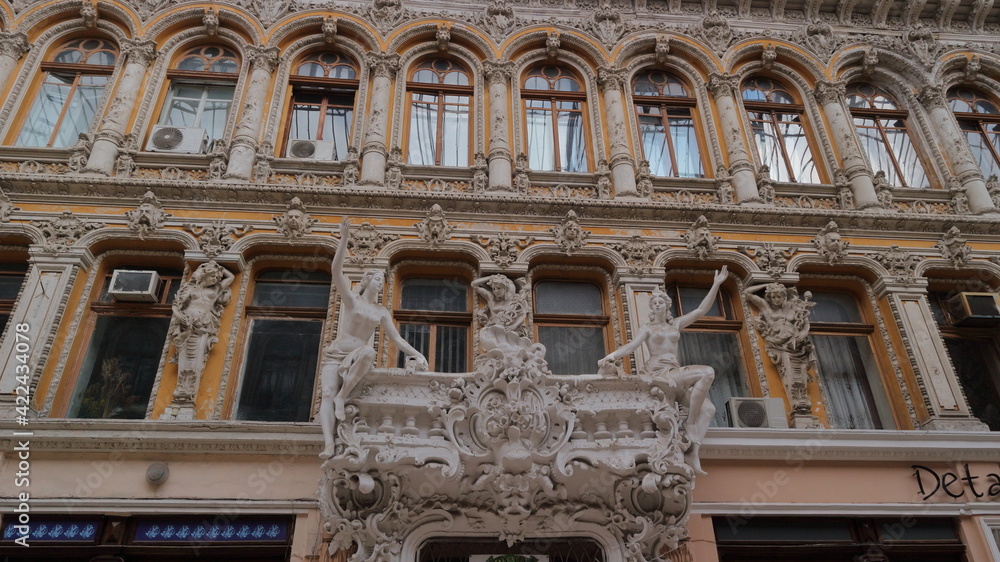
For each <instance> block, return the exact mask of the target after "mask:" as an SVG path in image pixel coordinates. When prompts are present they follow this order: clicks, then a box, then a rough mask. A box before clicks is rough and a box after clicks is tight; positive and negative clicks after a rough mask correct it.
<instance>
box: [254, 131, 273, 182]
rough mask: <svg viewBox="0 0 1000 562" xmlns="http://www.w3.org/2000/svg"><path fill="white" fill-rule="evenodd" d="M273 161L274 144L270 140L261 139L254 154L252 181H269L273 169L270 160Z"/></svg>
mask: <svg viewBox="0 0 1000 562" xmlns="http://www.w3.org/2000/svg"><path fill="white" fill-rule="evenodd" d="M273 161H274V145H273V144H271V141H262V142H261V143H260V148H258V149H257V154H256V156H254V168H253V181H254V183H268V182H269V181H271V174H272V173H273V169H272V167H271V162H273Z"/></svg>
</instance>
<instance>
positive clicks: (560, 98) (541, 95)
mask: <svg viewBox="0 0 1000 562" xmlns="http://www.w3.org/2000/svg"><path fill="white" fill-rule="evenodd" d="M549 66H553V67H557V68H560V69H562V71H563V72H564V73H565V74H566V75H567V77H569V78H572V79H573V80H575V81H576V83H577V84H579V86H580V91H579V92H570V91H566V90H551V89H550V90H532V89H528V88H526V87H525V86H524V84H525V82H527V80H528V78H531V77H532V76H533V74H532V72H534V71H536V70H538V69H541V68H545V67H549ZM518 96H519V98H520V107H521V123H522V126H523V130H524V152H525V154H527V155H528V158H529V162H530V158H531V146H530V145H529V142H528V129H529V127H528V110H529V109H542V110H544V111H546V112H548V113H549V114H551V115H552V116H553V119H552V123H553V127H552V141H553V144H552V147H553V162H554V166H555V168H554V169H552V170H536V169H534V168H532V171H535V172H558V173H572V174H589V173H593V170H594V161H593V160H594V153H593V147H592V146H591V145H592V142H591V141H592V140H593V139H591V138H590V119H589V118H588V116H587V107H588V103H587V101H588V100H587V98H588V91H587V82H586V80H584V79H583V78H582V77H581V76H580V74H579V72H577V71H576V69H575V68H572V67H570V66H569V65H567V64H563V63H556V64H553V63H548V62H545V63H541V64H537V65H533V66H531V67H528V68H526V69H525V70H524V71H522V73H521V79H520V82H519V86H518ZM528 100H539V101H548V102H549V104H548V107H547V108H529V107H528V105H527V102H528ZM559 102H578V103H579V104H580V109H579V110H561V109H559V108H558V106H557V104H558V103H559ZM561 111H562V112H567V113H579V114H580V121H581V124H582V129H583V130H582V132H581V136H582V139H583V149H584V153H585V159H584V160H585V162H586V170H583V171H569V170H564V169H562V163H561V161H560V160H561V158H560V152H561V148H562V145H561V143H560V137H559V127H558V118H557V117H558V114H559V112H561Z"/></svg>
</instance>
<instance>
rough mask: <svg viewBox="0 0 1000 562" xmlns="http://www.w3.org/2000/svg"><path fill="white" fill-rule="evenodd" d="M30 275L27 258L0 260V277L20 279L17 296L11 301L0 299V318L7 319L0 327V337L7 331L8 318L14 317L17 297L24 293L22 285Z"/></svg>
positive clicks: (29, 265)
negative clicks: (4, 317)
mask: <svg viewBox="0 0 1000 562" xmlns="http://www.w3.org/2000/svg"><path fill="white" fill-rule="evenodd" d="M30 273H31V263H30V262H29V261H28V259H27V257H25V258H24V259H23V260H15V259H9V260H8V259H2V260H0V276H2V277H10V278H13V277H20V278H21V284H20V287H19V288H18V290H17V295H15V297H14V298H13V299H0V317H3V316H6V317H7V319H6V321H4V324H3V325H0V336H3V334H4V333H5V332H6V330H7V325H8V324H10V317H11V316H13V315H14V310H15V309H16V308H17V303H18V297H19V296H21V294H22V293H23V292H24V284H25V282H26V281H27V280H28V275H29V274H30Z"/></svg>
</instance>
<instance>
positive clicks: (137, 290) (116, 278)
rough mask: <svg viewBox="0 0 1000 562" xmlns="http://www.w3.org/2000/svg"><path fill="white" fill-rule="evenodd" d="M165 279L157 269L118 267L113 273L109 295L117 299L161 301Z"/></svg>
mask: <svg viewBox="0 0 1000 562" xmlns="http://www.w3.org/2000/svg"><path fill="white" fill-rule="evenodd" d="M162 285H163V281H162V280H161V279H160V275H159V274H158V273H156V272H155V271H134V270H129V269H116V270H115V271H114V273H112V274H111V286H110V287H109V288H108V295H109V296H110V297H111V298H113V299H114V300H116V301H127V302H159V300H160V296H159V295H160V287H161V286H162Z"/></svg>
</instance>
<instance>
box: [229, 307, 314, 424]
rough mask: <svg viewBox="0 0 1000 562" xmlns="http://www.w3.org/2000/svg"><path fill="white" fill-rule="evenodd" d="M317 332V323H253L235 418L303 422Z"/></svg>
mask: <svg viewBox="0 0 1000 562" xmlns="http://www.w3.org/2000/svg"><path fill="white" fill-rule="evenodd" d="M322 331H323V322H322V321H320V320H269V319H255V320H254V321H253V323H252V324H251V325H250V338H249V341H248V342H247V349H248V351H247V362H246V368H245V369H244V371H243V386H242V389H241V391H240V403H239V407H238V408H237V418H238V419H241V420H259V421H289V422H304V421H309V414H310V410H311V408H312V395H313V387H314V386H315V381H316V361H317V359H318V357H319V351H320V334H321V333H322Z"/></svg>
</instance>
